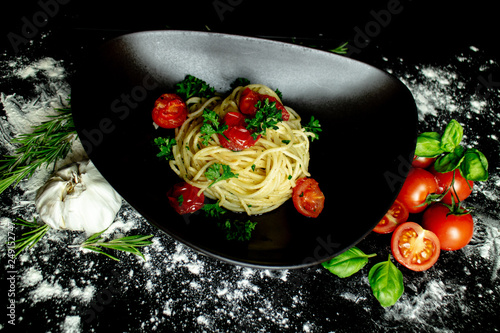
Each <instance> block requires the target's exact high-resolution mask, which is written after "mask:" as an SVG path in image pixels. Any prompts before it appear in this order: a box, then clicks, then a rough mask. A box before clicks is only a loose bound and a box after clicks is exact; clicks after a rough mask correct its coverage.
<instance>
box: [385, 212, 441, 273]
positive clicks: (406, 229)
mask: <svg viewBox="0 0 500 333" xmlns="http://www.w3.org/2000/svg"><path fill="white" fill-rule="evenodd" d="M440 248H441V245H440V243H439V238H438V237H437V236H436V234H434V233H433V232H432V231H429V230H425V229H424V228H422V227H421V226H420V225H419V224H417V223H415V222H405V223H402V224H400V225H399V226H398V227H397V228H396V230H394V233H393V234H392V239H391V251H392V254H393V255H394V258H395V259H396V260H397V261H398V262H399V263H400V264H401V265H403V266H405V267H407V268H409V269H411V270H413V271H417V272H419V271H425V270H426V269H429V268H430V267H432V266H433V265H434V264H435V263H436V261H437V260H438V258H439V253H440Z"/></svg>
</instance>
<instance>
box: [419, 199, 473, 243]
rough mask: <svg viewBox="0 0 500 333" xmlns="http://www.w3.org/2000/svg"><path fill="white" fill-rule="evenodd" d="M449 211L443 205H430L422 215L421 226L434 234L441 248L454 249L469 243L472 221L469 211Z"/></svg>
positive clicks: (471, 233)
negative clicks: (458, 213) (457, 212)
mask: <svg viewBox="0 0 500 333" xmlns="http://www.w3.org/2000/svg"><path fill="white" fill-rule="evenodd" d="M449 213H450V209H449V208H448V207H446V206H445V205H442V204H434V205H432V206H430V207H429V208H428V209H426V211H425V212H424V215H423V217H422V227H424V228H425V229H428V230H430V231H432V232H433V233H435V234H436V236H437V237H438V238H439V242H440V243H441V250H447V251H455V250H459V249H461V248H463V247H464V246H465V245H467V244H469V242H470V240H471V239H472V235H473V234H474V222H473V220H472V216H471V215H470V214H469V213H465V214H460V215H453V214H449ZM448 214H449V215H448Z"/></svg>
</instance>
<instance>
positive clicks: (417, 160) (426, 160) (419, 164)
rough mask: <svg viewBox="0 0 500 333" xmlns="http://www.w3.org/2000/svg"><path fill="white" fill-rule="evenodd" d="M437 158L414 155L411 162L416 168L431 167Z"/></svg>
mask: <svg viewBox="0 0 500 333" xmlns="http://www.w3.org/2000/svg"><path fill="white" fill-rule="evenodd" d="M435 160H436V158H435V157H420V156H417V155H415V156H414V157H413V162H411V166H412V167H414V168H422V169H426V168H428V167H430V166H431V164H432V163H434V161H435Z"/></svg>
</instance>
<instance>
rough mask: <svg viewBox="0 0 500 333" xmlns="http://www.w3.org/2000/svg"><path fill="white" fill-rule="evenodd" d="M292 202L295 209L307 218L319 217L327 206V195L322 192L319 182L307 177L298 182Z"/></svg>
mask: <svg viewBox="0 0 500 333" xmlns="http://www.w3.org/2000/svg"><path fill="white" fill-rule="evenodd" d="M292 200H293V205H294V206H295V209H297V211H298V212H299V213H301V214H302V215H304V216H307V217H318V216H319V214H320V213H321V212H322V211H323V208H324V206H325V195H324V194H323V192H321V190H320V188H319V184H318V182H317V181H315V180H314V179H312V178H307V177H304V178H300V179H298V180H297V183H296V185H295V187H294V188H293V194H292Z"/></svg>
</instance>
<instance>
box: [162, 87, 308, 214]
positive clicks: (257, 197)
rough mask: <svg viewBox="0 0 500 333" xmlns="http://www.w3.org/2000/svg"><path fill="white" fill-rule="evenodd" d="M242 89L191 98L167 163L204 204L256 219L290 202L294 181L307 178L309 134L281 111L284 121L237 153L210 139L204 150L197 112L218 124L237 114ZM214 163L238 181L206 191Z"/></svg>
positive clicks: (297, 119)
mask: <svg viewBox="0 0 500 333" xmlns="http://www.w3.org/2000/svg"><path fill="white" fill-rule="evenodd" d="M246 87H248V88H250V89H252V90H254V91H256V92H259V93H261V94H265V95H269V96H273V97H276V98H277V99H278V101H280V102H281V100H280V99H279V97H278V96H277V95H276V93H275V92H274V91H273V90H271V89H270V88H269V87H267V86H264V85H261V84H252V85H248V86H246ZM246 87H237V88H236V89H234V90H233V91H232V93H231V94H230V95H229V96H228V97H226V98H225V99H222V98H221V97H213V98H210V99H205V98H199V97H192V98H190V99H189V100H187V101H186V103H187V105H188V107H189V111H190V113H189V115H188V118H187V120H186V121H185V122H184V123H183V125H182V126H181V127H179V128H177V129H176V130H175V140H176V142H177V145H176V146H174V147H173V149H172V153H173V155H174V158H173V159H172V160H170V162H169V163H170V167H171V168H172V170H173V171H174V172H175V173H176V174H177V175H178V176H179V177H180V178H182V179H183V180H185V181H186V182H188V183H190V184H191V185H193V186H196V187H198V188H200V191H203V193H204V194H205V196H207V197H208V198H211V199H215V200H219V204H220V205H221V206H222V207H224V208H226V209H228V210H231V211H235V212H246V213H247V214H248V215H256V214H262V213H266V212H269V211H272V210H274V209H276V208H277V207H279V206H280V205H282V204H283V203H284V202H285V201H286V200H288V199H289V198H290V197H291V196H292V189H293V187H294V186H295V182H296V180H297V179H299V178H301V177H309V176H310V174H309V172H308V166H309V139H308V136H310V135H312V133H308V132H306V131H305V130H304V129H303V128H302V126H301V123H300V121H301V118H300V116H299V115H298V114H297V113H296V112H295V111H294V110H293V109H292V108H290V107H287V106H285V108H286V110H287V111H288V113H289V114H290V118H289V120H288V121H282V122H280V123H278V125H277V126H278V129H269V128H268V129H267V131H266V133H265V134H264V135H262V137H261V138H260V139H259V140H258V141H257V142H256V144H255V145H254V146H252V147H250V148H246V149H244V150H242V151H231V150H229V149H226V148H223V147H222V146H221V145H220V143H219V138H218V136H217V135H215V134H214V135H212V137H211V139H210V140H209V142H208V144H207V145H204V144H203V140H202V139H201V136H202V133H200V128H201V126H202V125H203V119H204V118H203V116H202V115H203V110H204V109H205V108H208V109H210V110H213V111H215V112H216V113H217V114H218V115H219V116H220V117H221V119H222V118H223V117H224V115H225V114H226V113H227V112H231V111H233V112H234V111H238V104H239V100H240V95H241V92H242V91H243V90H244V89H245V88H246ZM214 163H219V164H225V165H228V166H230V168H231V171H232V172H233V173H235V174H237V175H238V177H237V178H231V179H228V180H224V181H220V182H217V183H215V184H213V186H210V185H211V183H212V181H211V180H209V179H207V178H206V177H205V171H206V170H207V168H209V167H210V166H211V165H212V164H214Z"/></svg>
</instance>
